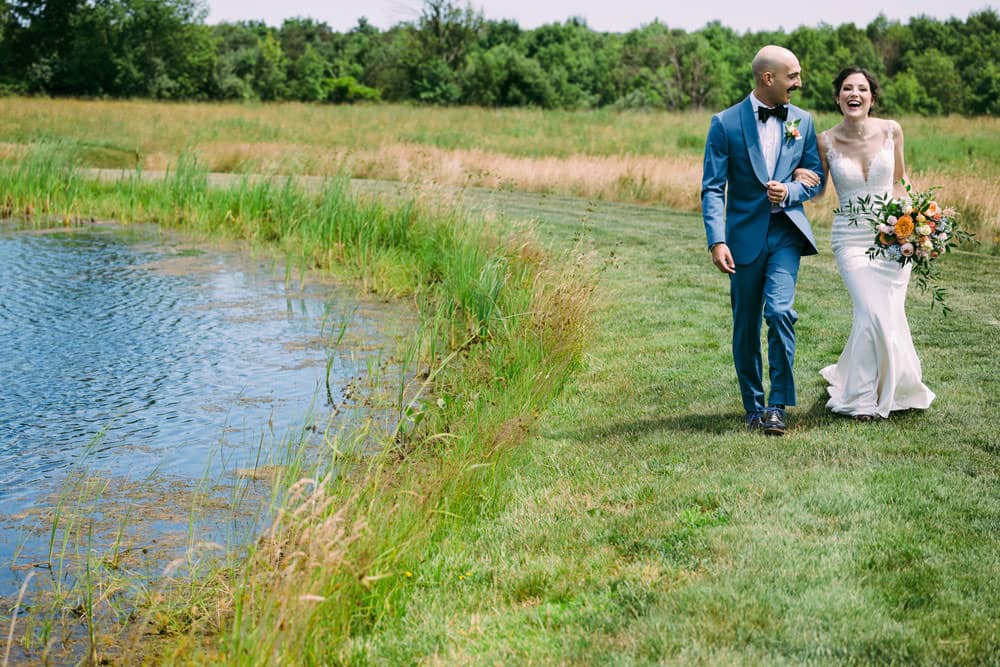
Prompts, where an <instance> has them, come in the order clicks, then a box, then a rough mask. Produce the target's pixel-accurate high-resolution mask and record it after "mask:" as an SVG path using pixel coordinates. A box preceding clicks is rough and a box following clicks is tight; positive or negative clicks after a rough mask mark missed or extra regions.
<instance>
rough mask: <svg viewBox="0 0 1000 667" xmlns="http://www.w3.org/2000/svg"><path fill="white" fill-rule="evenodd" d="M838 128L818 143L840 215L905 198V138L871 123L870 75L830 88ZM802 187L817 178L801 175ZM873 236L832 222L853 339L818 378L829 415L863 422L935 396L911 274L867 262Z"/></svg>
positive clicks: (847, 73) (849, 73) (853, 74)
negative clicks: (917, 345) (925, 374)
mask: <svg viewBox="0 0 1000 667" xmlns="http://www.w3.org/2000/svg"><path fill="white" fill-rule="evenodd" d="M833 88H834V95H835V99H836V102H837V106H838V108H839V109H840V112H841V114H842V115H843V120H841V122H840V123H839V124H838V125H836V126H835V127H833V128H831V129H830V130H827V131H826V132H823V133H822V134H820V135H819V137H818V144H819V151H820V158H821V160H822V163H823V168H824V169H825V170H826V172H827V173H828V174H829V175H830V176H831V177H832V178H833V183H834V186H835V187H836V189H837V197H838V199H839V200H840V205H841V207H843V206H845V205H846V204H847V203H848V202H850V201H852V200H854V199H856V198H857V197H859V196H864V195H873V196H874V195H878V194H888V193H890V191H891V192H892V195H893V196H895V197H900V196H903V195H904V194H905V191H904V189H903V187H902V185H900V181H901V180H902V179H904V178H906V170H905V166H904V163H903V130H902V128H901V127H900V126H899V123H897V122H896V121H894V120H883V119H879V118H872V117H871V115H870V114H871V110H872V107H873V106H874V105H875V103H876V102H877V101H878V93H879V87H878V82H877V81H876V80H875V77H874V76H873V75H872V74H871V73H870V72H868V71H867V70H864V69H861V68H857V67H849V68H846V69H844V70H842V71H841V72H840V74H839V75H838V76H837V78H836V80H835V81H834V86H833ZM795 176H796V178H797V179H799V180H802V181H804V182H805V183H806V184H807V185H811V184H814V183H818V182H819V178H818V177H817V176H816V174H814V173H812V172H811V171H808V170H798V171H797V172H796V174H795ZM871 245H872V231H871V228H870V227H869V226H868V225H867V224H866V223H864V222H862V223H860V224H858V225H852V224H850V223H849V222H848V220H847V219H846V218H844V217H842V216H839V215H838V216H837V217H835V218H834V221H833V232H832V239H831V247H832V249H833V253H834V257H835V258H836V261H837V269H838V270H839V271H840V276H841V278H842V279H843V280H844V284H845V285H846V286H847V291H848V292H849V293H850V295H851V301H852V302H853V304H854V314H853V321H852V324H851V334H850V336H849V337H848V339H847V344H846V345H845V346H844V351H843V352H842V353H841V355H840V358H839V359H838V360H837V363H836V364H833V365H831V366H827V367H826V368H824V369H823V370H821V371H820V373H821V374H822V376H823V378H824V379H825V380H826V381H827V382H828V383H829V386H828V387H827V392H828V393H829V395H830V400H829V401H827V404H826V405H827V407H828V408H829V409H830V410H832V411H833V412H836V413H839V414H844V415H850V416H852V417H854V418H855V419H858V420H860V421H871V420H873V419H885V418H887V417H888V416H889V413H890V412H892V411H894V410H908V409H912V408H918V409H924V408H927V407H928V406H930V404H931V401H933V400H934V392H932V391H931V390H930V389H928V388H927V386H926V385H924V383H923V381H922V380H921V370H920V360H919V359H918V358H917V352H916V350H915V349H914V347H913V339H912V338H911V337H910V326H909V324H908V323H907V321H906V312H905V310H904V303H905V300H906V288H907V284H908V283H909V280H910V272H911V270H912V268H913V267H912V266H911V265H909V264H907V265H906V266H904V267H901V266H900V265H899V263H898V262H896V261H895V260H892V259H887V258H884V257H883V258H877V259H874V260H872V259H869V257H868V256H867V254H866V250H867V249H868V248H869V246H871Z"/></svg>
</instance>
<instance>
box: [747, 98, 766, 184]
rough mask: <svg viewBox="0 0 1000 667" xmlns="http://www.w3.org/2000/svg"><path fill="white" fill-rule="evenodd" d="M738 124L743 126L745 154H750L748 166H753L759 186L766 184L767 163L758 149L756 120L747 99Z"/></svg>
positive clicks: (758, 137)
mask: <svg viewBox="0 0 1000 667" xmlns="http://www.w3.org/2000/svg"><path fill="white" fill-rule="evenodd" d="M740 124H741V125H743V141H744V143H746V145H747V152H748V153H749V154H750V164H751V165H753V173H754V174H755V175H756V176H757V180H758V181H760V182H761V184H762V185H763V184H766V183H767V182H768V181H769V180H770V179H769V178H768V177H767V163H765V162H764V151H763V150H762V149H761V147H760V135H759V134H758V132H757V119H756V118H755V117H754V115H753V102H751V101H750V98H749V97H747V98H746V99H745V100H744V101H743V108H742V109H741V111H740Z"/></svg>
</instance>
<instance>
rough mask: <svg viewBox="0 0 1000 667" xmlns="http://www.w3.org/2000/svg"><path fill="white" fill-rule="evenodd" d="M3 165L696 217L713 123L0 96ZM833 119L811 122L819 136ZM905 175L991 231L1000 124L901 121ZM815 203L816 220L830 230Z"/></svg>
mask: <svg viewBox="0 0 1000 667" xmlns="http://www.w3.org/2000/svg"><path fill="white" fill-rule="evenodd" d="M0 114H3V117H4V118H5V121H6V122H5V124H4V126H3V127H0V159H2V158H3V156H7V157H8V158H11V159H12V158H14V157H16V156H17V155H20V154H21V152H23V150H24V146H26V145H27V144H30V142H31V141H33V140H34V139H35V138H38V137H45V138H47V140H48V141H54V140H58V141H62V142H64V143H66V144H68V145H70V146H72V147H73V149H74V151H75V154H76V156H77V158H76V159H77V160H78V161H79V163H80V164H81V165H85V166H91V167H115V168H124V169H129V170H132V169H135V168H136V167H141V168H142V169H145V170H162V169H166V168H167V167H168V166H173V165H176V164H177V161H178V158H179V156H181V155H182V154H187V155H190V156H195V157H197V160H198V163H199V164H200V165H202V167H203V168H204V169H206V170H207V171H210V172H230V173H243V174H296V175H302V174H312V175H316V176H325V177H331V176H336V175H338V174H340V173H342V172H344V171H346V172H349V173H351V174H353V175H354V176H357V177H361V178H376V179H394V180H403V181H409V182H416V183H436V184H445V185H453V186H481V187H487V188H494V189H505V190H528V191H532V192H543V193H555V194H569V195H575V196H580V197H587V198H596V199H603V200H607V201H620V202H638V203H653V204H660V205H666V206H668V207H671V208H675V209H677V210H682V211H695V210H698V207H699V205H700V200H699V192H700V181H701V160H702V150H703V147H704V138H705V134H706V131H707V128H708V121H709V117H710V113H708V112H687V113H636V112H616V111H611V110H606V109H605V110H599V111H542V110H534V109H500V110H496V109H478V108H447V109H441V108H424V107H412V106H402V105H378V106H363V107H351V106H313V105H303V104H251V105H243V104H194V103H156V102H142V101H82V100H57V101H52V100H35V99H25V98H3V99H0ZM839 119H840V117H839V116H837V115H832V114H818V115H817V116H816V125H817V128H818V129H820V130H823V129H826V128H829V127H832V126H833V125H834V124H836V123H837V122H839ZM899 120H900V122H901V123H902V125H903V128H904V131H905V133H906V153H907V161H908V167H909V172H910V175H911V176H912V177H913V179H914V182H915V184H916V185H917V186H918V187H921V188H925V187H929V186H931V185H939V186H942V193H941V197H942V199H945V200H947V201H948V202H949V203H950V204H953V205H954V204H958V206H956V208H961V210H962V211H963V212H964V214H965V218H966V220H965V224H966V226H967V227H969V228H970V229H971V230H972V231H975V232H977V233H978V234H979V235H980V237H982V238H983V239H985V240H987V241H989V242H992V241H993V240H994V239H996V238H997V235H998V234H1000V231H998V230H1000V213H998V208H997V205H996V204H997V200H998V199H1000V185H998V183H1000V139H998V138H997V137H1000V120H998V119H997V118H994V117H985V118H976V119H967V118H962V117H957V116H949V117H935V118H925V117H920V116H911V117H903V118H900V119H899ZM834 207H835V206H829V205H826V204H824V206H823V207H821V208H816V216H817V217H818V218H819V219H821V220H829V218H830V214H829V210H830V209H832V208H834Z"/></svg>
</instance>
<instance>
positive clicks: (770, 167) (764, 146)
mask: <svg viewBox="0 0 1000 667" xmlns="http://www.w3.org/2000/svg"><path fill="white" fill-rule="evenodd" d="M750 103H751V104H753V117H754V119H755V120H756V119H757V109H758V108H760V107H764V108H765V109H770V108H771V107H769V106H767V105H766V104H764V103H763V102H761V101H760V100H758V99H757V96H756V95H754V94H753V93H750ZM757 136H758V137H759V138H760V148H761V151H762V152H763V153H764V163H765V164H766V165H767V177H768V178H774V168H775V166H777V164H778V151H779V150H780V149H781V120H780V119H778V118H775V117H774V116H771V117H770V118H768V119H767V122H764V123H762V122H760V121H759V120H757Z"/></svg>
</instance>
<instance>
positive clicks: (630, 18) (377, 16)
mask: <svg viewBox="0 0 1000 667" xmlns="http://www.w3.org/2000/svg"><path fill="white" fill-rule="evenodd" d="M422 4H423V3H422V2H421V1H420V0H361V1H360V2H359V1H358V0H332V1H331V0H281V1H280V2H274V0H207V5H208V9H209V13H208V19H207V22H208V23H219V22H221V21H237V20H249V19H253V20H263V21H264V22H265V23H267V24H269V25H274V26H278V25H281V22H282V21H283V20H284V19H286V18H291V17H295V16H300V17H305V18H312V19H316V20H318V21H323V22H325V23H327V24H328V25H329V26H330V27H331V28H333V29H334V30H336V31H338V32H344V31H346V30H349V29H351V28H352V27H354V26H355V25H357V22H358V19H359V18H360V17H362V16H364V17H366V18H368V21H369V22H370V23H371V24H372V25H376V26H378V27H380V28H382V29H385V28H388V27H390V26H393V25H395V24H397V23H399V22H401V21H412V20H413V19H415V18H416V17H417V16H419V14H420V8H421V7H422ZM456 4H459V5H463V6H464V4H465V2H464V0H458V2H456ZM470 4H471V5H472V7H473V8H474V9H478V10H482V11H483V12H484V13H485V15H486V18H488V19H496V20H500V19H513V20H515V21H517V23H518V24H519V25H520V26H521V27H522V28H536V27H538V26H540V25H542V24H545V23H552V22H562V21H565V20H566V19H567V18H569V17H570V16H582V17H583V18H584V19H586V21H587V25H589V26H590V27H591V28H592V29H594V30H601V31H609V32H626V31H628V30H632V29H633V28H638V27H639V26H641V25H643V24H645V23H650V22H652V21H653V20H654V19H657V18H658V19H660V21H661V22H662V23H665V24H667V25H668V26H669V27H671V28H682V29H684V30H685V31H688V32H690V31H693V30H697V29H698V28H701V27H703V26H704V25H705V24H706V23H708V22H710V21H714V20H719V21H721V22H722V24H723V25H725V26H727V27H729V28H733V29H734V30H736V31H737V32H740V33H742V32H745V31H747V30H751V31H758V30H774V29H777V28H784V29H785V30H786V31H791V30H794V29H795V28H797V27H798V26H801V25H805V26H816V25H819V24H820V23H829V24H832V25H839V24H841V23H854V24H856V25H858V26H859V27H863V26H866V25H868V23H869V22H871V20H872V19H874V18H875V17H877V16H878V15H879V13H880V12H881V13H884V14H885V15H886V16H887V17H888V18H889V19H897V20H900V21H902V22H904V23H905V22H906V20H907V19H909V18H911V17H913V16H919V15H921V14H925V15H927V16H930V17H933V18H936V19H939V20H945V19H948V18H951V17H953V16H954V17H957V18H959V19H962V20H964V19H966V18H967V17H968V16H969V14H970V13H973V12H976V11H980V10H983V9H988V8H993V9H996V8H997V6H998V5H997V2H996V0H947V1H943V0H882V1H881V2H878V0H837V1H836V2H823V1H817V0H806V1H804V2H797V3H795V2H781V1H778V2H766V1H765V2H758V1H756V0H725V1H722V0H657V1H654V0H616V1H615V2H608V1H607V0H472V1H471V2H470Z"/></svg>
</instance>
